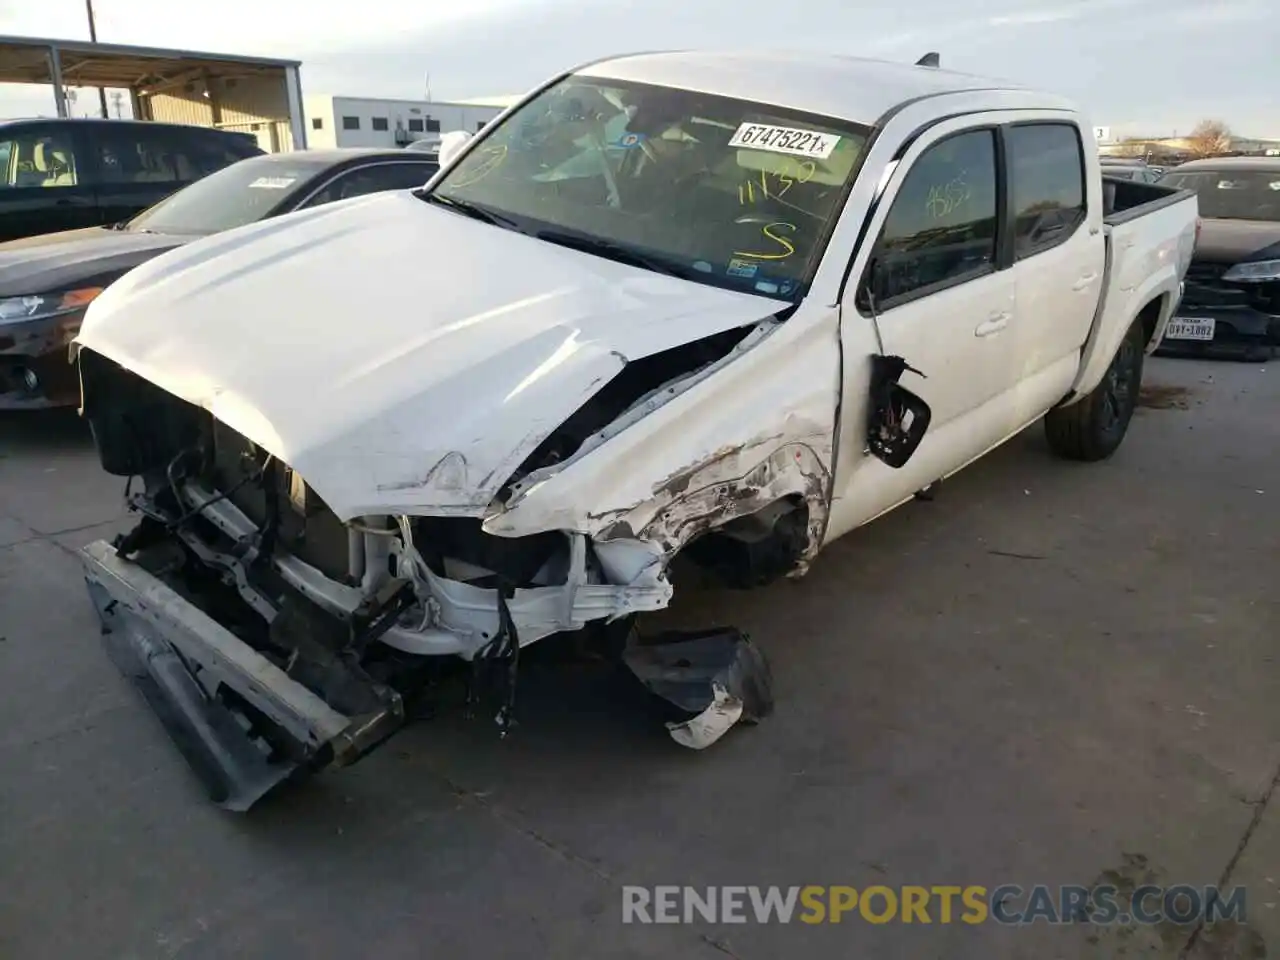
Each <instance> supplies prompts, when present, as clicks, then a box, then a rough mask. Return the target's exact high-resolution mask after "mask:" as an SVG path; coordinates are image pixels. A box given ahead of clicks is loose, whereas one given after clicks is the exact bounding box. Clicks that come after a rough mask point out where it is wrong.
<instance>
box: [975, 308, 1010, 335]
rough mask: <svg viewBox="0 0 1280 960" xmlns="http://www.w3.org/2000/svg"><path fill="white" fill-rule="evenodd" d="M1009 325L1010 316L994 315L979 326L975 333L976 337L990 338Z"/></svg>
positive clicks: (1001, 313) (1005, 313)
mask: <svg viewBox="0 0 1280 960" xmlns="http://www.w3.org/2000/svg"><path fill="white" fill-rule="evenodd" d="M1008 325H1009V314H1008V313H1007V312H1004V311H1002V312H1000V313H993V314H992V315H991V316H989V317H987V319H985V320H983V321H982V322H981V323H980V324H978V326H977V328H976V329H975V330H974V331H973V335H974V336H975V337H989V336H991V335H992V334H993V333H999V332H1000V331H1001V330H1003V329H1004V328H1005V327H1007V326H1008Z"/></svg>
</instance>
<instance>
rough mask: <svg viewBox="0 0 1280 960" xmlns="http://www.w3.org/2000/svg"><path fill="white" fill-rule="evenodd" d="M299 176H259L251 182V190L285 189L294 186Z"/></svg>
mask: <svg viewBox="0 0 1280 960" xmlns="http://www.w3.org/2000/svg"><path fill="white" fill-rule="evenodd" d="M297 179H298V178H297V177H259V178H258V179H257V180H255V181H253V183H251V184H249V188H250V189H251V190H285V189H287V188H289V187H291V186H293V184H294V182H295V181H296V180H297Z"/></svg>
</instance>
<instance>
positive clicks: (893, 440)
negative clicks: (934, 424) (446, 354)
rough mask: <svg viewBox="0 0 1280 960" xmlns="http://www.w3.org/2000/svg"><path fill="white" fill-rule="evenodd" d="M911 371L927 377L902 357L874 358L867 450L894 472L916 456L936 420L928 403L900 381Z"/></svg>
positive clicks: (872, 360) (868, 414)
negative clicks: (931, 422)
mask: <svg viewBox="0 0 1280 960" xmlns="http://www.w3.org/2000/svg"><path fill="white" fill-rule="evenodd" d="M908 370H910V371H911V372H912V373H914V374H917V375H918V376H921V377H923V376H924V374H923V373H920V371H919V370H916V369H915V368H913V367H912V366H911V365H910V364H908V363H907V361H906V360H904V359H902V357H886V356H873V357H872V358H871V397H870V401H871V402H870V403H869V404H868V405H867V449H868V450H869V451H870V452H871V454H872V455H873V456H875V457H877V458H879V459H880V460H882V461H884V463H885V464H887V465H888V466H890V467H893V468H894V469H895V470H897V469H898V468H899V467H902V466H905V465H906V463H907V461H908V460H910V459H911V457H912V455H913V454H915V452H916V449H917V448H918V447H919V446H920V442H921V441H922V440H924V435H925V433H926V432H927V431H928V429H929V421H930V420H931V419H932V417H933V411H932V410H931V409H930V408H929V404H927V403H925V402H924V400H923V399H921V398H920V397H919V396H917V395H916V394H914V393H912V392H911V391H910V390H908V389H907V388H906V387H904V386H902V384H900V383H899V382H898V379H899V378H900V377H901V376H902V374H903V373H904V372H906V371H908Z"/></svg>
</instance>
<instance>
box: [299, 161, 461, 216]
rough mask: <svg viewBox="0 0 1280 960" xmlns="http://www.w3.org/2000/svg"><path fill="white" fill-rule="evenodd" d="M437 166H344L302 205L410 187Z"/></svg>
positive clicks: (319, 203) (419, 182)
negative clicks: (336, 176)
mask: <svg viewBox="0 0 1280 960" xmlns="http://www.w3.org/2000/svg"><path fill="white" fill-rule="evenodd" d="M437 169H439V168H438V167H437V166H436V164H434V163H380V164H377V165H375V166H370V167H361V168H359V169H357V170H348V171H347V172H346V173H344V174H342V175H341V176H339V177H338V178H337V179H336V180H334V181H333V182H332V183H330V184H329V185H328V186H326V187H325V188H324V189H323V190H321V191H320V192H319V193H317V194H316V195H315V196H313V197H311V199H309V200H308V201H307V202H306V203H305V204H303V206H304V207H307V208H310V207H318V206H321V205H322V204H326V203H333V202H334V201H335V200H347V199H350V198H351V197H362V196H364V195H365V194H366V193H379V192H381V191H383V190H412V189H413V188H415V187H420V186H422V185H423V184H424V183H426V182H427V181H428V180H430V179H431V177H432V176H434V174H435V172H436V170H437Z"/></svg>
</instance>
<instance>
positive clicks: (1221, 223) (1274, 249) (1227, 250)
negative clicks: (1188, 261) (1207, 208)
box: [1195, 218, 1280, 264]
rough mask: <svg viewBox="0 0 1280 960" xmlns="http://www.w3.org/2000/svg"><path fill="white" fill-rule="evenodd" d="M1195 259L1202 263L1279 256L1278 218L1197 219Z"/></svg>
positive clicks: (1263, 258)
mask: <svg viewBox="0 0 1280 960" xmlns="http://www.w3.org/2000/svg"><path fill="white" fill-rule="evenodd" d="M1195 259H1196V260H1200V261H1202V262H1204V263H1226V264H1236V263H1246V262H1251V261H1254V260H1278V259H1280V222H1277V221H1273V220H1217V219H1211V218H1206V219H1204V220H1202V221H1201V223H1200V239H1199V240H1197V241H1196V252H1195Z"/></svg>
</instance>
